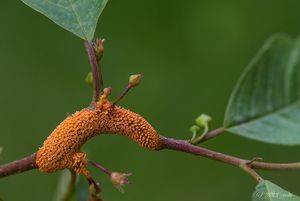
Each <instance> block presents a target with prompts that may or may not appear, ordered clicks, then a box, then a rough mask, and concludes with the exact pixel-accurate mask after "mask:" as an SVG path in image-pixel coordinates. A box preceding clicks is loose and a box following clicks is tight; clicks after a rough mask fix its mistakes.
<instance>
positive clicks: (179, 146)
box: [162, 137, 300, 182]
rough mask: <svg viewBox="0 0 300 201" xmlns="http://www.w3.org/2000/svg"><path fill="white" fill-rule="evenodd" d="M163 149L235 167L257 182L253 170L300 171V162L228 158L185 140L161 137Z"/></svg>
mask: <svg viewBox="0 0 300 201" xmlns="http://www.w3.org/2000/svg"><path fill="white" fill-rule="evenodd" d="M162 142H163V146H164V147H163V149H170V150H176V151H181V152H186V153H191V154H194V155H198V156H202V157H206V158H210V159H213V160H217V161H221V162H223V163H227V164H230V165H233V166H236V167H239V168H241V169H242V170H244V171H245V172H246V173H248V174H249V175H251V176H252V177H254V178H255V179H256V180H257V181H258V182H261V181H262V178H261V177H260V176H259V175H258V174H257V173H256V172H255V171H254V169H264V170H296V169H300V162H297V163H266V162H258V161H253V160H246V159H241V158H238V157H235V156H230V155H227V154H223V153H220V152H216V151H213V150H209V149H206V148H203V147H198V146H195V145H192V144H190V143H189V142H187V141H185V140H176V139H172V138H166V137H162Z"/></svg>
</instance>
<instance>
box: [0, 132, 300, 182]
mask: <svg viewBox="0 0 300 201" xmlns="http://www.w3.org/2000/svg"><path fill="white" fill-rule="evenodd" d="M161 139H162V142H163V145H164V147H163V149H169V150H175V151H181V152H186V153H190V154H194V155H198V156H202V157H206V158H210V159H213V160H216V161H221V162H223V163H227V164H230V165H233V166H236V167H240V166H241V165H243V164H246V165H247V166H248V167H249V168H250V169H263V170H296V169H300V162H297V163H266V162H259V161H253V160H247V159H242V158H238V157H235V156H231V155H227V154H224V153H220V152H216V151H213V150H210V149H206V148H203V147H199V146H195V145H192V144H190V143H188V142H187V141H185V140H176V139H172V138H166V137H161ZM34 160H35V154H33V155H31V156H29V157H25V158H23V159H20V160H17V161H14V162H12V163H9V164H6V165H2V166H0V177H5V176H9V175H12V174H16V173H21V172H24V171H27V170H31V169H34V168H37V167H36V165H35V162H34Z"/></svg>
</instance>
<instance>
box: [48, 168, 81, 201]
mask: <svg viewBox="0 0 300 201" xmlns="http://www.w3.org/2000/svg"><path fill="white" fill-rule="evenodd" d="M70 182H71V174H70V171H69V170H63V171H62V173H61V176H60V178H59V181H58V185H57V190H56V193H55V196H54V199H53V201H76V196H75V188H74V190H73V191H72V192H71V193H69V192H68V188H69V185H70ZM67 192H68V196H67V197H66V194H67Z"/></svg>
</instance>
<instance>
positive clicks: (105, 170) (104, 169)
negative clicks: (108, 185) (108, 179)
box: [88, 160, 111, 176]
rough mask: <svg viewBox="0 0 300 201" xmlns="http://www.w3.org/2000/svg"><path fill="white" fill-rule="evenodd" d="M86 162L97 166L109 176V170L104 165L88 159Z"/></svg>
mask: <svg viewBox="0 0 300 201" xmlns="http://www.w3.org/2000/svg"><path fill="white" fill-rule="evenodd" d="M88 163H89V164H90V165H92V166H94V167H96V168H98V169H99V170H101V171H102V172H104V173H105V174H107V175H109V176H110V175H111V171H109V170H108V169H106V168H105V167H103V166H101V165H100V164H98V163H95V162H93V161H91V160H89V161H88Z"/></svg>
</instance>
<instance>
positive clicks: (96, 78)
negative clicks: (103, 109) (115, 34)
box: [84, 40, 103, 102]
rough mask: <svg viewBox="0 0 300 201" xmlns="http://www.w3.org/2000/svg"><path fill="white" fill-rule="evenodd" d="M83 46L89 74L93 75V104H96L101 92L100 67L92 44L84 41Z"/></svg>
mask: <svg viewBox="0 0 300 201" xmlns="http://www.w3.org/2000/svg"><path fill="white" fill-rule="evenodd" d="M101 41H102V40H101ZM102 42H103V41H102ZM102 45H103V43H102ZM84 46H85V49H86V52H87V54H88V57H89V61H90V64H91V72H92V75H93V102H97V101H98V100H99V97H100V94H101V93H102V91H103V79H102V73H101V66H100V65H98V61H97V56H96V53H95V50H94V47H93V44H92V43H91V42H88V41H85V42H84Z"/></svg>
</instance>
